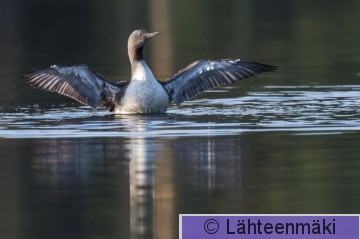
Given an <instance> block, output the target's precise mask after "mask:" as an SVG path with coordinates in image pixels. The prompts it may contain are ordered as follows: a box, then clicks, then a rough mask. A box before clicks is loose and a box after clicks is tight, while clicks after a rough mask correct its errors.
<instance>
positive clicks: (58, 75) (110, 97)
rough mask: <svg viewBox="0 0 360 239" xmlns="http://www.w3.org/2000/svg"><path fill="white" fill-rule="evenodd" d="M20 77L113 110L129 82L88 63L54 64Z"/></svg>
mask: <svg viewBox="0 0 360 239" xmlns="http://www.w3.org/2000/svg"><path fill="white" fill-rule="evenodd" d="M20 79H23V80H25V81H26V82H27V83H29V84H30V85H32V86H34V87H36V88H39V89H43V90H47V91H51V92H57V93H59V94H61V95H65V96H68V97H70V98H73V99H75V100H77V101H78V102H80V103H82V104H85V105H89V106H91V107H93V108H95V107H97V106H99V105H103V106H105V107H107V108H110V110H111V109H112V110H113V109H114V107H115V105H116V104H117V103H119V98H121V97H122V96H123V94H124V92H125V89H126V87H127V85H128V84H129V82H120V83H115V82H112V81H109V80H107V79H105V77H104V76H102V75H101V74H99V73H97V72H95V71H93V70H92V69H90V68H89V67H88V66H86V65H75V66H57V65H53V66H51V67H50V68H47V69H43V70H38V71H32V72H30V73H27V74H24V75H23V76H21V77H20Z"/></svg>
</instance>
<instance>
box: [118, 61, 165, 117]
mask: <svg viewBox="0 0 360 239" xmlns="http://www.w3.org/2000/svg"><path fill="white" fill-rule="evenodd" d="M135 69H136V70H135V72H134V73H133V75H132V79H131V82H130V84H129V86H128V87H127V89H126V92H125V95H124V97H123V99H122V102H121V105H120V107H119V108H116V109H115V113H121V114H136V113H165V112H166V110H167V107H168V104H169V97H168V94H167V92H166V91H165V89H164V87H163V86H162V85H160V83H158V82H157V80H156V79H155V78H154V75H153V74H152V72H151V70H150V68H149V67H148V66H147V65H146V63H145V62H144V61H140V62H139V63H138V65H137V66H136V68H135Z"/></svg>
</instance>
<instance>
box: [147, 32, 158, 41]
mask: <svg viewBox="0 0 360 239" xmlns="http://www.w3.org/2000/svg"><path fill="white" fill-rule="evenodd" d="M157 34H158V32H151V33H147V34H146V36H145V39H146V40H147V39H150V38H152V37H153V36H155V35H157Z"/></svg>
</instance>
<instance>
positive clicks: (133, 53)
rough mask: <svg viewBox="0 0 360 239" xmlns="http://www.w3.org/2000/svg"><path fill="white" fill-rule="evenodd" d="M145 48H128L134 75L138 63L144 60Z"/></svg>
mask: <svg viewBox="0 0 360 239" xmlns="http://www.w3.org/2000/svg"><path fill="white" fill-rule="evenodd" d="M143 48H144V47H143V46H142V47H139V48H137V47H136V48H135V47H130V48H128V54H129V59H130V63H131V72H132V73H133V72H134V70H135V67H136V66H137V65H138V63H139V62H140V61H142V60H144V54H143Z"/></svg>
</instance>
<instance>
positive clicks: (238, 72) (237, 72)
mask: <svg viewBox="0 0 360 239" xmlns="http://www.w3.org/2000/svg"><path fill="white" fill-rule="evenodd" d="M275 70H277V67H276V66H270V65H266V64H260V63H255V62H246V61H240V60H228V59H226V60H217V61H209V60H198V61H195V62H193V63H192V64H190V65H189V66H187V67H186V68H184V69H182V70H181V71H179V72H178V73H177V74H175V75H174V76H173V77H171V78H170V79H168V80H167V81H165V82H164V83H163V85H164V87H165V89H166V90H167V92H168V94H169V96H170V97H171V100H172V101H174V102H175V103H176V104H177V105H178V104H180V103H181V102H183V101H185V100H192V99H193V98H194V97H195V96H197V95H199V94H201V93H202V92H204V91H206V90H209V89H212V88H215V87H217V86H221V85H228V84H232V83H235V82H237V81H239V80H243V79H246V78H248V77H251V76H255V75H256V74H259V73H262V72H269V71H275Z"/></svg>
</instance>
